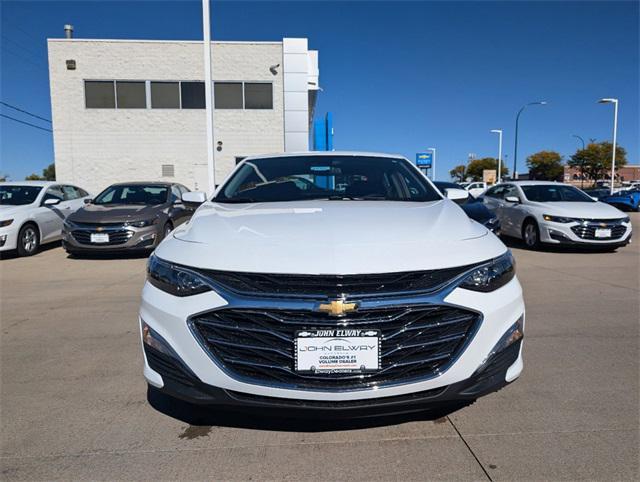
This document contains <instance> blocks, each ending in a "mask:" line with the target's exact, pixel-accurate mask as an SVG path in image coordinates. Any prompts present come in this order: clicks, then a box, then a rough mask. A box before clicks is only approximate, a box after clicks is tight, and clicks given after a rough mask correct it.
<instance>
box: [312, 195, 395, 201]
mask: <svg viewBox="0 0 640 482" xmlns="http://www.w3.org/2000/svg"><path fill="white" fill-rule="evenodd" d="M318 199H328V200H329V201H387V198H386V197H384V196H343V195H337V196H328V197H326V198H318Z"/></svg>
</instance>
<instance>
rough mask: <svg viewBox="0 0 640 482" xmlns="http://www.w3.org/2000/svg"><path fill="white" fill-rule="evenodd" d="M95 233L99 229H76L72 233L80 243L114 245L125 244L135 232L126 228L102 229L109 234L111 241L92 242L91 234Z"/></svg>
mask: <svg viewBox="0 0 640 482" xmlns="http://www.w3.org/2000/svg"><path fill="white" fill-rule="evenodd" d="M95 233H99V231H97V230H88V229H76V230H74V231H72V232H71V234H72V235H73V237H74V239H75V240H76V241H77V242H78V243H80V244H90V245H93V246H113V245H116V244H124V243H126V242H127V241H129V239H130V238H131V236H132V235H133V233H132V232H131V231H128V230H126V229H120V230H113V231H111V230H109V231H102V232H100V233H101V234H102V233H106V234H108V235H109V242H108V243H92V242H91V234H95Z"/></svg>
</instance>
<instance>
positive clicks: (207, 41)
mask: <svg viewBox="0 0 640 482" xmlns="http://www.w3.org/2000/svg"><path fill="white" fill-rule="evenodd" d="M202 32H203V37H204V39H203V40H204V42H203V44H204V98H205V108H206V111H205V112H206V117H207V184H208V186H207V187H208V189H207V192H208V193H209V196H211V195H212V194H213V191H215V189H216V167H215V151H214V149H213V138H214V131H213V80H212V77H213V75H212V73H211V19H210V16H209V0H202Z"/></svg>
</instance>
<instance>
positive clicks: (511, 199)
mask: <svg viewBox="0 0 640 482" xmlns="http://www.w3.org/2000/svg"><path fill="white" fill-rule="evenodd" d="M504 200H505V201H507V202H508V203H515V204H520V198H519V197H518V196H507V197H505V198H504Z"/></svg>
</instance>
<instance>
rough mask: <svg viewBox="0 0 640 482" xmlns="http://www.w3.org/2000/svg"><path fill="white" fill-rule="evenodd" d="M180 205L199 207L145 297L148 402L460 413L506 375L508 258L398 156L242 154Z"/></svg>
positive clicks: (514, 288) (161, 254)
mask: <svg viewBox="0 0 640 482" xmlns="http://www.w3.org/2000/svg"><path fill="white" fill-rule="evenodd" d="M447 195H448V196H449V197H451V198H455V197H457V196H458V195H464V196H466V193H459V192H456V190H453V189H452V190H449V191H448V192H447ZM183 200H184V201H185V202H190V203H194V202H201V203H202V204H201V206H200V207H199V208H198V209H197V211H196V213H195V215H194V216H193V218H192V219H191V221H190V222H189V223H188V224H186V225H183V226H180V227H179V228H177V229H176V230H175V231H173V232H172V234H171V235H170V236H168V237H167V238H166V239H165V240H164V241H163V242H162V243H161V244H160V245H159V246H158V247H157V248H156V250H155V253H154V255H153V256H152V257H151V258H150V260H149V264H148V272H147V282H146V284H145V287H144V289H143V293H142V304H141V308H140V329H141V336H142V346H143V350H144V376H145V378H146V380H147V382H148V383H149V385H150V386H151V387H150V390H151V394H152V395H157V394H158V392H163V393H164V394H165V395H169V396H172V397H177V398H181V399H185V400H188V401H190V402H193V403H200V404H210V405H222V406H234V407H245V408H250V409H253V410H262V409H263V408H272V409H282V410H285V411H286V413H291V412H290V411H292V410H299V409H300V410H317V411H320V412H322V411H324V412H326V413H328V412H330V413H331V414H332V415H336V416H338V415H340V414H347V415H348V416H360V415H362V414H363V413H368V412H370V411H374V412H378V411H383V412H385V413H388V412H407V411H414V410H422V409H424V408H426V407H430V406H436V405H441V404H459V403H469V401H472V400H474V399H476V398H477V397H480V396H482V395H485V394H487V393H490V392H493V391H496V390H498V389H500V388H502V387H503V386H505V385H507V384H508V383H510V382H512V381H513V380H515V379H516V378H517V377H518V376H519V375H520V373H521V371H522V367H523V364H522V357H521V349H522V338H523V334H524V316H525V309H524V303H523V298H522V290H521V287H520V284H519V283H518V280H517V278H516V276H515V264H514V261H513V258H512V256H511V253H510V252H509V250H508V249H507V248H506V247H505V245H504V244H502V242H501V241H500V240H499V239H498V238H497V237H496V236H495V235H494V234H493V233H491V232H490V231H488V230H487V229H486V228H485V227H484V226H482V225H481V224H478V223H476V222H475V221H472V220H470V219H469V218H468V217H467V216H466V214H465V213H464V212H463V211H462V210H461V209H460V207H459V206H458V205H456V204H455V203H454V202H452V201H451V200H450V199H447V198H445V197H443V196H442V195H441V194H440V193H439V191H438V190H437V189H436V188H434V186H433V185H432V184H431V183H430V182H429V180H428V179H427V178H426V177H425V176H424V175H423V174H422V173H421V172H420V171H419V170H418V169H417V168H416V167H415V166H414V165H413V164H411V163H410V162H409V161H408V160H407V159H405V158H402V157H397V156H390V155H381V154H366V153H339V152H331V153H304V154H287V155H284V154H283V155H275V156H267V157H253V158H248V159H245V160H244V161H243V162H242V163H241V164H239V165H238V166H237V168H236V169H235V171H234V172H233V173H232V174H231V176H230V177H229V178H228V179H227V180H226V181H225V182H224V184H223V185H222V186H221V187H220V188H219V189H218V190H217V192H216V193H215V194H214V196H213V197H212V198H211V199H209V200H205V195H204V194H203V193H187V194H184V195H183Z"/></svg>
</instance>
